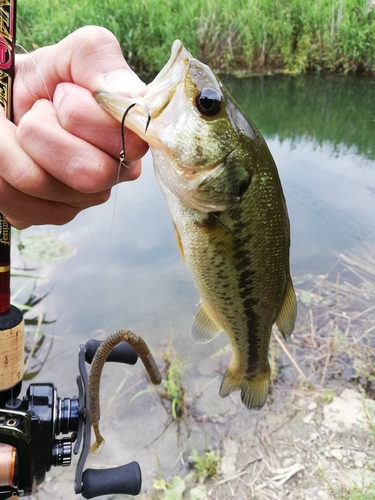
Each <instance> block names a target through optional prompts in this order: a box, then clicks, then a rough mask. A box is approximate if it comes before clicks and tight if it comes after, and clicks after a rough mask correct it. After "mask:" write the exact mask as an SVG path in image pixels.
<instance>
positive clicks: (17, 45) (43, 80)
mask: <svg viewBox="0 0 375 500" xmlns="http://www.w3.org/2000/svg"><path fill="white" fill-rule="evenodd" d="M16 48H17V49H21V51H23V53H24V55H26V56H28V57H29V58H30V59H31V61H32V62H33V64H34V66H35V67H36V69H37V71H38V73H39V76H40V78H41V80H42V82H43V85H44V88H45V89H46V94H47V96H48V99H49V100H50V101H51V102H52V98H51V94H50V93H49V91H48V88H47V83H46V81H45V79H44V77H43V74H42V72H41V71H40V69H39V66H38V65H37V63H36V62H35V60H34V58H33V56H32V55H31V54H30V53H29V52H28V51H27V50H26V49H25V47H23V46H22V45H20V44H19V43H17V44H16ZM17 53H18V52H16V54H17ZM20 55H21V54H20Z"/></svg>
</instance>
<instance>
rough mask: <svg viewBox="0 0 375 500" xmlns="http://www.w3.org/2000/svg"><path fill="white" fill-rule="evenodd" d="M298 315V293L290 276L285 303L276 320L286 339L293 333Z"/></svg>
mask: <svg viewBox="0 0 375 500" xmlns="http://www.w3.org/2000/svg"><path fill="white" fill-rule="evenodd" d="M296 316H297V300H296V294H295V292H294V288H293V283H292V280H291V278H290V277H289V280H288V284H287V287H286V292H285V297H284V303H283V305H282V307H281V311H280V313H279V316H278V318H277V320H276V325H277V328H278V329H279V330H280V332H281V334H282V336H283V337H284V339H285V340H288V338H289V337H290V336H291V335H292V333H293V330H294V324H295V322H296Z"/></svg>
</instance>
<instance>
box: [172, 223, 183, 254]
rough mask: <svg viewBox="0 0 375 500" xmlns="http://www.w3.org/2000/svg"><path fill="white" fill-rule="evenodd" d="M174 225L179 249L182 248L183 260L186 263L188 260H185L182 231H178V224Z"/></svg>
mask: <svg viewBox="0 0 375 500" xmlns="http://www.w3.org/2000/svg"><path fill="white" fill-rule="evenodd" d="M173 226H174V232H175V235H176V241H177V246H178V249H179V250H180V254H181V257H182V260H183V262H184V264H186V262H185V252H184V249H183V246H182V243H181V236H180V233H179V232H178V229H177V226H176V224H173Z"/></svg>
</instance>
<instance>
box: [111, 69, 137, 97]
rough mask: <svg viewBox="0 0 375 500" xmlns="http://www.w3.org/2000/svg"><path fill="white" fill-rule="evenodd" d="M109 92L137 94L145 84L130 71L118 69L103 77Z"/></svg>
mask: <svg viewBox="0 0 375 500" xmlns="http://www.w3.org/2000/svg"><path fill="white" fill-rule="evenodd" d="M104 79H105V81H106V83H107V85H108V86H109V87H110V89H109V91H110V92H130V93H136V94H138V93H139V92H141V91H142V90H143V89H144V88H145V87H146V84H145V83H144V82H142V80H141V79H140V78H138V76H137V75H136V74H135V73H133V72H132V71H127V70H125V69H119V70H116V71H112V72H111V73H108V74H107V75H105V77H104Z"/></svg>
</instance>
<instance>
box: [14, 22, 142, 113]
mask: <svg viewBox="0 0 375 500" xmlns="http://www.w3.org/2000/svg"><path fill="white" fill-rule="evenodd" d="M62 82H71V83H75V84H77V85H79V86H81V87H84V88H86V89H88V90H89V91H90V92H96V91H99V90H102V91H103V90H105V91H112V92H113V91H117V92H120V91H122V92H127V91H128V92H140V91H141V90H142V89H143V88H144V87H145V84H144V83H143V82H142V80H140V79H139V78H138V76H137V75H136V74H135V73H134V72H133V70H132V69H131V68H130V66H129V65H128V64H127V62H126V61H125V59H124V57H123V55H122V51H121V47H120V45H119V43H118V41H117V39H116V37H115V36H114V35H113V34H112V33H111V32H110V31H108V30H107V29H105V28H101V27H99V26H85V27H83V28H80V29H78V30H77V31H75V32H73V33H72V34H70V35H68V36H67V37H66V38H64V39H63V40H61V41H60V42H59V43H57V44H56V45H51V46H48V47H43V48H41V49H38V50H36V51H35V52H33V53H32V54H30V55H23V56H18V57H16V78H15V81H14V116H15V122H16V123H18V121H19V120H20V118H21V117H22V116H23V115H24V114H25V113H26V112H27V111H28V110H29V109H31V107H32V106H33V104H34V103H35V101H37V100H38V99H52V98H53V94H54V92H55V89H56V86H57V85H58V84H59V83H62Z"/></svg>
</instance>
